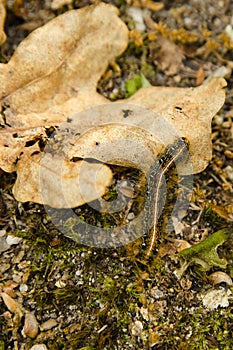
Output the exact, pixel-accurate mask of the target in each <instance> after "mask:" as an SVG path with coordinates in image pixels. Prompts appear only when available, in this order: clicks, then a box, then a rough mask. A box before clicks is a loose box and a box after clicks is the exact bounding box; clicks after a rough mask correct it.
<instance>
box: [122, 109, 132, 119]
mask: <svg viewBox="0 0 233 350" xmlns="http://www.w3.org/2000/svg"><path fill="white" fill-rule="evenodd" d="M122 112H123V118H127V117H129V116H130V115H131V114H132V111H131V110H130V109H122Z"/></svg>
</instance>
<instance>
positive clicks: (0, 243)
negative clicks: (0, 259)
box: [0, 237, 10, 253]
mask: <svg viewBox="0 0 233 350" xmlns="http://www.w3.org/2000/svg"><path fill="white" fill-rule="evenodd" d="M9 248H10V245H9V244H7V242H6V240H5V238H4V237H0V253H2V252H5V251H6V250H8V249H9Z"/></svg>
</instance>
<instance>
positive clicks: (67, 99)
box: [0, 3, 128, 207]
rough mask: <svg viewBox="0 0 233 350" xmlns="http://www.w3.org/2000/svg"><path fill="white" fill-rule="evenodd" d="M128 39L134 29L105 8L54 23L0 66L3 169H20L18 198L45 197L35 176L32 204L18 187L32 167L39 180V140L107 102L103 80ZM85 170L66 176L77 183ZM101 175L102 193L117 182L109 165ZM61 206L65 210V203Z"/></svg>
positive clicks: (28, 184) (73, 13)
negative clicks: (101, 92)
mask: <svg viewBox="0 0 233 350" xmlns="http://www.w3.org/2000/svg"><path fill="white" fill-rule="evenodd" d="M103 18H104V20H103ZM127 38H128V30H127V28H126V26H125V24H124V23H123V22H122V21H121V20H120V19H119V18H118V16H117V9H116V8H115V7H113V6H110V5H106V4H103V3H102V4H99V5H97V6H91V7H88V8H84V9H81V10H74V11H69V12H66V13H65V14H63V15H61V16H59V17H57V18H55V19H53V20H52V21H50V22H49V23H47V24H46V25H44V26H43V27H41V28H39V29H37V30H35V31H34V32H33V33H31V34H30V35H29V36H28V37H27V38H26V39H25V40H24V41H23V42H22V43H21V44H20V45H19V47H18V48H17V50H16V51H15V53H14V55H13V56H12V58H11V60H10V62H9V63H8V64H1V65H0V80H1V91H0V98H1V107H2V116H1V124H2V125H4V126H5V127H4V128H3V129H2V130H1V131H0V132H1V142H0V151H1V157H0V167H1V168H2V169H4V170H5V171H9V172H12V171H15V170H17V172H18V179H19V182H18V185H17V186H16V189H14V193H15V195H16V197H17V198H19V200H20V199H21V200H23V201H24V200H29V198H30V197H31V196H32V197H34V199H33V200H35V201H37V200H38V197H40V194H38V195H37V194H36V193H35V188H34V183H35V179H33V177H32V176H30V179H28V181H27V182H26V186H25V183H24V186H23V187H24V190H25V193H27V191H28V197H27V199H26V198H25V197H23V196H21V197H20V193H22V192H23V191H22V190H21V191H20V190H19V195H18V196H17V188H19V187H20V186H19V184H20V183H21V180H22V179H24V180H25V176H29V175H30V174H27V175H26V174H25V171H26V169H27V168H28V169H30V170H31V172H32V174H34V175H35V174H37V175H38V163H37V159H36V157H33V156H32V155H36V154H38V153H41V150H40V147H39V142H38V141H39V140H40V141H41V140H44V138H46V137H47V135H46V126H48V127H49V126H56V125H59V124H60V123H61V122H63V121H64V120H66V119H67V118H68V117H69V116H70V115H72V114H73V113H74V112H77V111H78V110H83V109H85V108H87V107H89V106H92V105H93V104H94V105H98V104H102V103H104V102H105V101H106V99H105V98H104V97H102V96H101V95H99V94H98V93H97V92H96V85H97V81H98V80H99V78H100V77H101V75H102V74H103V72H104V70H105V69H106V67H107V65H108V63H109V61H111V60H113V59H114V58H115V57H116V56H117V55H119V54H120V53H121V52H122V51H124V49H125V48H126V46H127V42H128V39H127ZM38 43H39V49H38ZM35 159H36V161H35ZM17 161H18V162H17ZM68 161H69V160H67V162H68ZM16 162H17V165H16ZM32 164H34V167H35V168H34V169H33V166H32ZM79 165H80V164H74V163H73V164H70V165H69V166H68V165H67V164H66V177H69V178H70V179H71V178H72V177H73V174H74V168H75V169H76V170H75V171H76V172H78V166H79ZM68 167H69V169H70V174H67V172H68ZM55 168H56V167H55ZM21 170H22V172H21ZM94 170H95V168H94ZM101 171H102V176H99V178H100V179H101V181H102V182H101V181H100V184H99V185H100V190H98V191H97V192H99V194H100V193H102V194H103V192H102V190H101V189H102V188H106V186H108V185H109V183H110V181H111V171H110V170H109V169H107V167H103V166H102V168H101V170H100V172H101ZM35 177H36V178H38V176H35ZM87 181H88V182H89V180H88V179H86V182H87ZM71 183H72V181H70V183H69V184H70V186H71V188H70V192H72V188H73V192H74V191H75V190H76V189H75V188H74V186H75V185H76V182H75V181H74V182H73V185H72V184H71ZM22 185H23V184H22ZM72 186H73V187H72ZM37 192H38V186H37ZM99 194H98V195H99ZM91 198H92V199H93V195H92V196H91V197H90V198H89V200H92V199H91ZM68 201H69V199H68ZM39 202H40V201H39ZM82 203H83V202H82ZM82 203H81V204H82ZM47 204H51V203H47ZM76 205H80V201H79V200H78V201H77V203H76ZM56 206H59V207H60V199H59V198H57V204H56Z"/></svg>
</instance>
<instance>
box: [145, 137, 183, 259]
mask: <svg viewBox="0 0 233 350" xmlns="http://www.w3.org/2000/svg"><path fill="white" fill-rule="evenodd" d="M187 151H188V143H187V141H186V140H185V139H184V138H179V139H178V140H177V141H176V142H175V143H174V144H173V145H170V146H168V147H167V149H166V151H165V153H164V154H163V155H162V156H161V157H160V158H159V160H158V159H156V161H155V163H154V164H153V165H152V166H151V167H150V170H149V173H148V189H147V201H146V205H145V216H144V223H143V230H144V232H145V233H147V232H148V238H147V244H146V246H147V247H146V251H145V258H146V259H149V258H150V256H151V255H152V253H153V250H154V248H155V245H156V241H157V239H158V220H159V215H160V212H161V202H162V198H161V196H162V195H163V194H164V185H165V183H164V180H165V175H166V174H167V173H168V171H169V170H171V169H172V168H173V167H175V165H176V164H177V162H179V161H180V160H181V159H183V157H184V155H185V154H186V153H187Z"/></svg>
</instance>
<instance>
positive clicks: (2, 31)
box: [0, 0, 6, 45]
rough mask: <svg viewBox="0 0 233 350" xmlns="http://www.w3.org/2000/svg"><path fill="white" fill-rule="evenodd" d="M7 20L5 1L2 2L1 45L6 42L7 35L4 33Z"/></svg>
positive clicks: (1, 0) (0, 12) (0, 7)
mask: <svg viewBox="0 0 233 350" xmlns="http://www.w3.org/2000/svg"><path fill="white" fill-rule="evenodd" d="M5 18H6V9H5V5H4V0H0V45H2V44H3V43H4V42H5V41H6V34H5V32H4V23H5Z"/></svg>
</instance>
